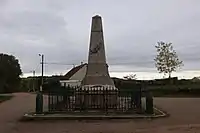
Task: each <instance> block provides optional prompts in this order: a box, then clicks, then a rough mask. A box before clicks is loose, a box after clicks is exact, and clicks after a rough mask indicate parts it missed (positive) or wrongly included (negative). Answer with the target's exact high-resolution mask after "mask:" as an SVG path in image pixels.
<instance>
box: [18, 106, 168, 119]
mask: <svg viewBox="0 0 200 133" xmlns="http://www.w3.org/2000/svg"><path fill="white" fill-rule="evenodd" d="M154 110H156V111H157V112H159V114H157V115H156V114H153V115H68V114H66V115H65V114H63V115H61V114H54V115H48V114H33V113H29V114H24V116H23V117H22V119H21V121H30V120H36V121H37V120H112V119H129V120H130V119H157V118H161V117H167V116H169V115H168V114H167V113H165V112H164V111H162V110H160V109H158V108H156V107H154Z"/></svg>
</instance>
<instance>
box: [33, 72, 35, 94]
mask: <svg viewBox="0 0 200 133" xmlns="http://www.w3.org/2000/svg"><path fill="white" fill-rule="evenodd" d="M33 92H35V70H33Z"/></svg>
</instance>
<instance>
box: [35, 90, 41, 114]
mask: <svg viewBox="0 0 200 133" xmlns="http://www.w3.org/2000/svg"><path fill="white" fill-rule="evenodd" d="M35 112H36V114H42V113H43V95H42V93H41V92H38V93H37V96H36V111H35Z"/></svg>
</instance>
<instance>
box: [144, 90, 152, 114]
mask: <svg viewBox="0 0 200 133" xmlns="http://www.w3.org/2000/svg"><path fill="white" fill-rule="evenodd" d="M146 113H147V114H153V113H154V110H153V96H152V94H151V93H150V92H148V93H147V95H146Z"/></svg>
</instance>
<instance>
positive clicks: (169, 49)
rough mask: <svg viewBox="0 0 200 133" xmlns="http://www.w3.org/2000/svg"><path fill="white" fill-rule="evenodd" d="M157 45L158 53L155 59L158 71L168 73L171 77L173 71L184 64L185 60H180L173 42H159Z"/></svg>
mask: <svg viewBox="0 0 200 133" xmlns="http://www.w3.org/2000/svg"><path fill="white" fill-rule="evenodd" d="M155 47H156V50H157V55H156V57H155V59H154V61H155V66H156V67H157V70H158V72H159V73H164V74H168V75H169V78H171V74H172V72H175V71H176V70H177V69H178V68H180V67H181V66H183V62H182V61H181V60H179V57H178V55H177V53H176V51H175V50H174V49H173V46H172V43H165V42H158V43H157V45H156V46H155Z"/></svg>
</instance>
